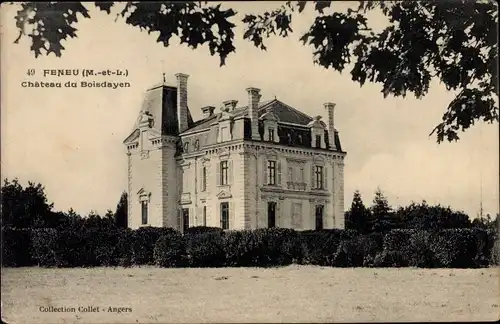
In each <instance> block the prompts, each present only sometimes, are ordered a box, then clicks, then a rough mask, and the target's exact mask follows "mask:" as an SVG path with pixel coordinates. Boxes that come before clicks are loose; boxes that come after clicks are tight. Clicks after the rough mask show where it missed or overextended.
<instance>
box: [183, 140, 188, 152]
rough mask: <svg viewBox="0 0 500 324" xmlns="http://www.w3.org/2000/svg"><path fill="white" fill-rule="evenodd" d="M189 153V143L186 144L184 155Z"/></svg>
mask: <svg viewBox="0 0 500 324" xmlns="http://www.w3.org/2000/svg"><path fill="white" fill-rule="evenodd" d="M188 151H189V142H186V143H184V153H187V152H188Z"/></svg>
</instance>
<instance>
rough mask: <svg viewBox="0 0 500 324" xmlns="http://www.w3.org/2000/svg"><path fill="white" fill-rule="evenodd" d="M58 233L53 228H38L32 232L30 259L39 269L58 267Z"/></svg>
mask: <svg viewBox="0 0 500 324" xmlns="http://www.w3.org/2000/svg"><path fill="white" fill-rule="evenodd" d="M58 234H59V233H58V231H57V230H55V229H53V228H38V229H34V230H33V231H32V242H33V247H32V250H31V253H32V258H33V260H34V261H35V262H36V264H37V265H39V266H41V267H53V266H59V265H60V264H61V262H60V261H59V262H58V260H57V259H58V257H59V256H58V252H59V251H58V250H59V247H58V237H59V235H58Z"/></svg>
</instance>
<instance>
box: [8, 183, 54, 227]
mask: <svg viewBox="0 0 500 324" xmlns="http://www.w3.org/2000/svg"><path fill="white" fill-rule="evenodd" d="M52 208H53V204H52V203H49V202H48V200H47V196H46V195H45V187H44V186H43V185H42V184H40V183H34V182H28V186H27V187H23V186H22V185H21V184H20V183H19V181H18V179H13V180H12V181H9V180H8V179H5V180H4V184H3V186H2V226H8V227H16V228H33V227H56V226H58V225H59V223H60V222H61V221H62V217H63V216H62V215H60V214H58V213H54V212H52Z"/></svg>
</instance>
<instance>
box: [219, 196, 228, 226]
mask: <svg viewBox="0 0 500 324" xmlns="http://www.w3.org/2000/svg"><path fill="white" fill-rule="evenodd" d="M220 227H221V228H222V229H229V203H227V202H223V203H221V204H220Z"/></svg>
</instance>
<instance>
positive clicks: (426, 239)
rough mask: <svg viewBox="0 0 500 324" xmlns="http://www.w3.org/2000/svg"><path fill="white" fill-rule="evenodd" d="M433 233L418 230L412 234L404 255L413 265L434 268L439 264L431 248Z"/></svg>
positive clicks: (409, 263) (410, 264)
mask: <svg viewBox="0 0 500 324" xmlns="http://www.w3.org/2000/svg"><path fill="white" fill-rule="evenodd" d="M433 239H434V237H433V233H432V232H430V231H423V230H416V231H413V233H412V234H411V235H410V239H409V241H408V248H407V249H406V251H405V252H406V253H405V254H403V257H404V258H405V259H406V260H407V261H408V265H409V266H411V267H419V268H434V267H436V266H438V265H439V263H438V261H437V259H436V256H435V254H434V252H433V251H432V249H431V243H432V242H433Z"/></svg>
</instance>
